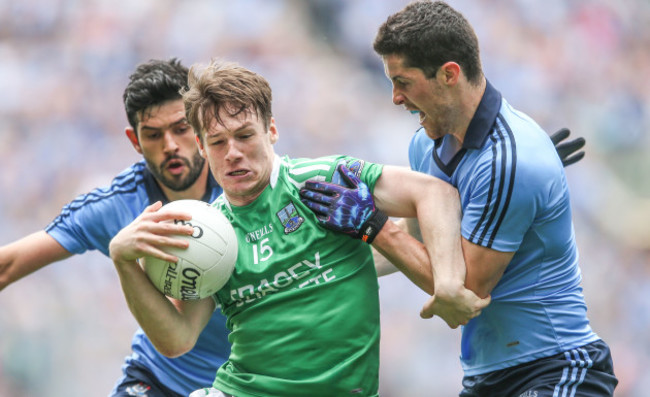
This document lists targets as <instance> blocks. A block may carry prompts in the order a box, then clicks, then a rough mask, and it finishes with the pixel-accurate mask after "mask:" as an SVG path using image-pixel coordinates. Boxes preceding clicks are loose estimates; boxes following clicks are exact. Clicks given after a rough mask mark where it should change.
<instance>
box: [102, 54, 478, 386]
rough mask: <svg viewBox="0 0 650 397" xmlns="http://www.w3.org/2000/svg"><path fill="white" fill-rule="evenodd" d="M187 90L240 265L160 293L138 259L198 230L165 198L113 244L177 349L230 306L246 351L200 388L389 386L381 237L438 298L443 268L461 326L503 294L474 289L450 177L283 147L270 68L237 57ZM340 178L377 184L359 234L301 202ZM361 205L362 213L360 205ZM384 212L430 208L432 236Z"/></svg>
mask: <svg viewBox="0 0 650 397" xmlns="http://www.w3.org/2000/svg"><path fill="white" fill-rule="evenodd" d="M183 100H184V102H185V108H186V114H187V117H188V120H189V122H190V124H191V125H192V126H193V127H194V128H195V131H196V133H197V142H198V144H199V148H200V150H201V153H202V155H203V156H204V157H205V158H207V160H208V163H209V165H210V169H211V171H212V173H213V175H214V176H215V179H216V180H217V182H218V183H219V184H220V185H221V186H222V187H223V189H224V195H222V196H220V197H219V198H218V199H217V200H216V201H215V203H214V205H215V206H217V207H218V208H219V209H220V210H221V211H222V213H223V214H224V215H225V216H226V217H227V218H228V219H229V220H230V222H231V223H232V225H233V227H234V229H235V231H236V234H237V238H238V243H239V247H238V259H237V263H236V266H235V270H234V272H233V274H232V276H231V277H230V279H229V280H228V282H227V283H226V285H225V286H224V287H223V288H222V289H221V290H220V291H218V292H217V293H216V294H215V295H214V296H213V297H211V298H206V299H203V300H197V301H175V300H172V299H168V298H166V297H165V296H163V295H162V294H161V293H160V292H158V290H157V289H156V288H155V287H154V285H153V284H152V283H151V282H149V281H148V278H147V276H146V274H145V273H144V272H143V270H142V269H141V268H140V266H139V265H138V263H137V258H140V257H143V256H147V255H151V256H155V257H158V258H160V259H163V260H166V261H176V260H177V258H176V257H175V256H173V255H169V254H166V253H165V252H164V249H165V248H167V247H186V243H185V242H183V241H180V240H179V239H175V238H174V235H175V234H191V233H192V229H191V227H190V226H185V225H182V224H181V223H179V224H173V223H164V222H162V221H165V220H171V219H180V220H189V215H188V214H184V213H182V212H174V211H159V209H160V208H161V205H160V204H154V205H152V206H150V207H149V208H147V209H146V210H145V211H144V212H143V213H142V214H141V215H140V216H139V217H138V218H137V219H136V220H135V221H134V222H133V223H132V224H131V225H129V226H127V227H126V228H124V229H123V230H122V231H121V232H120V233H119V234H118V235H117V236H116V237H115V238H114V239H113V240H112V242H111V245H110V252H111V257H112V258H113V261H114V263H115V267H116V269H117V271H118V274H119V277H120V282H121V284H122V288H123V290H124V294H125V297H126V299H127V302H128V304H129V307H130V309H131V311H132V312H133V314H134V316H135V318H136V319H137V320H138V322H139V323H140V325H141V326H142V328H143V329H144V330H145V332H146V333H147V335H148V336H149V337H150V339H151V341H152V342H153V343H154V345H155V346H156V348H157V349H158V350H160V351H161V352H162V353H163V354H165V355H167V356H171V357H173V356H177V355H180V354H183V353H184V352H186V351H188V350H189V349H191V348H192V346H193V345H194V343H195V342H196V339H197V337H198V335H199V334H200V332H201V330H202V329H203V327H204V326H205V324H206V323H207V321H208V319H209V317H210V315H211V313H212V312H213V311H214V310H215V308H216V306H217V305H220V306H221V308H222V310H223V312H224V314H226V316H227V318H228V323H227V325H228V327H229V329H230V330H231V333H230V336H229V341H230V342H231V344H232V352H231V355H230V357H229V360H228V361H227V362H226V363H225V364H224V365H222V366H221V367H220V368H219V370H218V372H217V375H216V378H215V381H214V384H213V385H212V386H213V388H212V389H209V391H207V392H206V391H199V394H202V395H206V393H212V394H211V395H214V396H229V395H232V396H237V397H242V396H338V395H350V394H352V395H363V396H375V395H377V393H378V388H379V380H378V369H379V333H380V323H379V295H378V283H377V274H376V271H375V268H374V266H373V259H372V252H371V249H370V246H369V244H368V243H373V246H375V247H377V248H378V249H379V250H380V251H381V252H382V253H383V254H384V255H386V256H387V257H388V258H389V259H390V260H391V261H392V262H393V263H394V264H396V265H397V266H398V267H399V268H400V270H402V271H404V272H405V273H406V274H407V275H409V277H411V279H412V280H413V281H414V282H415V283H417V284H418V285H420V286H421V287H422V288H423V289H425V290H426V291H428V292H429V293H431V294H432V293H433V284H432V282H431V280H432V276H435V277H436V278H438V280H439V281H440V280H443V282H440V283H439V284H437V285H443V286H446V287H447V291H446V292H447V293H448V295H449V296H450V297H451V298H450V299H449V300H448V302H455V303H454V304H455V305H456V306H455V307H451V306H449V307H446V306H445V302H444V300H441V302H440V307H439V310H440V311H441V312H444V311H445V310H449V312H450V313H454V315H455V316H456V318H455V319H454V321H456V322H457V323H458V324H463V323H466V322H467V321H468V320H469V319H471V318H473V317H475V316H477V315H478V314H480V312H481V310H482V308H484V307H485V306H486V305H487V304H488V303H489V298H486V299H479V298H478V297H477V296H476V295H475V294H473V293H472V292H471V291H468V290H466V289H465V288H464V286H463V281H464V271H465V264H464V261H463V255H462V251H461V247H460V235H459V234H460V232H459V230H460V225H459V219H460V210H459V208H460V206H459V200H458V194H457V192H456V191H455V190H454V189H453V188H451V187H450V185H448V184H447V183H445V182H442V181H440V180H439V179H436V178H433V177H431V176H428V175H425V174H422V173H416V172H413V171H410V170H408V169H407V168H402V167H394V166H382V165H379V164H373V163H369V162H364V161H362V160H359V159H354V158H351V157H346V156H331V157H324V158H318V159H291V158H288V157H279V156H278V155H276V153H275V151H274V146H273V145H274V144H275V143H276V141H277V140H278V138H279V133H278V127H277V126H276V124H275V120H274V118H273V117H272V112H271V88H270V87H269V85H268V82H267V81H266V80H265V79H264V78H263V77H261V76H259V75H257V74H256V73H253V72H251V71H249V70H247V69H245V68H243V67H240V66H238V65H236V64H232V63H224V62H219V61H213V62H212V63H211V64H210V65H207V66H201V67H197V66H195V67H193V68H192V69H191V72H190V79H189V90H187V91H186V92H185V93H184V95H183ZM339 170H340V171H341V173H342V174H339V173H338V172H339ZM337 178H343V179H345V180H346V181H348V182H351V183H358V184H361V185H362V186H364V188H366V189H367V194H364V195H362V197H361V198H360V200H362V201H364V202H365V203H364V204H367V203H368V202H371V203H374V204H373V205H370V206H369V205H363V207H364V208H370V210H367V211H366V212H365V213H364V215H363V216H364V222H363V225H362V227H352V228H350V229H346V230H343V231H344V232H346V233H347V234H348V235H345V234H342V233H337V232H334V231H330V230H327V229H325V228H323V227H322V226H321V225H320V224H319V221H318V218H317V215H316V214H315V213H313V212H312V211H311V210H310V209H309V208H308V207H307V206H306V205H305V204H304V203H303V202H302V201H301V195H300V191H301V188H302V187H303V186H304V185H305V183H306V181H307V180H312V181H314V180H315V181H319V180H320V181H324V182H331V181H333V180H336V179H337ZM395 186H399V189H396V188H395ZM432 198H434V199H433V200H432ZM360 204H361V203H360ZM349 209H350V210H354V203H351V205H350V206H349ZM378 210H381V211H378ZM382 212H383V213H385V214H387V215H389V216H396V217H417V219H418V221H419V222H420V224H421V225H422V226H423V227H422V230H424V231H425V233H424V234H423V241H424V245H423V244H422V243H420V242H418V241H417V240H415V239H414V238H412V237H410V236H409V235H408V234H407V233H406V232H404V231H402V230H401V229H400V228H399V227H397V226H396V225H394V224H393V223H391V222H390V221H389V220H387V217H386V215H383V213H382ZM349 236H352V237H355V238H350V237H349ZM430 261H436V262H440V263H446V264H448V266H446V267H443V268H446V269H448V271H446V272H444V271H443V272H439V274H438V273H436V274H434V275H432V274H431V266H430ZM444 292H445V291H441V290H437V291H436V294H437V295H438V294H444ZM456 298H459V299H456ZM459 305H460V306H462V307H461V309H460V310H458V309H459V308H458V306H459Z"/></svg>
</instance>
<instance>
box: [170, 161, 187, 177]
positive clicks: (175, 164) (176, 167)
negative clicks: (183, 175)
mask: <svg viewBox="0 0 650 397" xmlns="http://www.w3.org/2000/svg"><path fill="white" fill-rule="evenodd" d="M184 166H185V163H184V162H183V161H182V160H176V159H175V160H169V161H168V162H167V164H166V165H165V168H167V170H169V172H171V173H172V174H178V173H180V172H182V171H183V167H184Z"/></svg>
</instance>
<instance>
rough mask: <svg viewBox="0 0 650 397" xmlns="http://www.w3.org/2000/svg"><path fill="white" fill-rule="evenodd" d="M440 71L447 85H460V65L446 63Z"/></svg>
mask: <svg viewBox="0 0 650 397" xmlns="http://www.w3.org/2000/svg"><path fill="white" fill-rule="evenodd" d="M440 70H441V71H442V77H443V79H444V83H445V84H446V85H450V86H452V85H456V84H457V83H458V79H459V78H460V73H461V69H460V65H459V64H457V63H456V62H446V63H445V64H443V65H442V66H441V67H440Z"/></svg>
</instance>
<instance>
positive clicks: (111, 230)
mask: <svg viewBox="0 0 650 397" xmlns="http://www.w3.org/2000/svg"><path fill="white" fill-rule="evenodd" d="M221 192H222V189H221V187H220V186H219V185H218V184H217V183H216V182H215V180H214V178H212V176H211V175H210V177H209V178H208V185H207V189H206V194H205V196H204V197H203V198H202V200H203V201H207V202H212V201H213V200H214V199H216V198H217V197H218V196H219V195H220V194H221ZM159 200H160V201H162V202H163V203H167V202H168V201H169V200H167V198H166V197H165V195H164V194H163V192H162V190H161V189H160V187H159V186H158V184H157V182H156V180H155V179H154V177H153V176H152V175H151V173H150V172H149V170H148V169H147V167H146V165H145V162H144V161H141V162H138V163H135V164H134V165H132V166H131V167H129V168H127V169H126V170H124V171H123V172H122V173H120V174H119V175H118V176H116V177H115V179H113V181H112V183H111V185H110V186H108V187H106V188H98V189H95V190H93V191H91V192H90V193H88V194H83V195H80V196H79V197H77V198H76V199H75V200H73V201H72V202H70V203H69V204H67V205H66V206H64V207H63V210H62V211H61V214H59V216H58V217H57V218H56V219H54V221H52V223H50V225H48V227H47V228H46V232H47V233H49V234H50V235H51V236H52V237H54V239H55V240H56V241H58V242H59V243H60V244H61V245H62V246H63V247H64V248H65V249H66V250H68V251H70V252H71V253H73V254H82V253H84V252H85V251H86V250H93V249H97V250H99V251H101V252H102V253H103V254H104V255H106V256H108V255H109V253H108V245H109V243H110V241H111V239H112V238H113V236H115V235H116V234H117V233H118V232H119V231H120V230H121V229H122V228H124V227H125V226H127V225H128V224H130V223H131V222H132V221H133V220H134V219H135V218H136V217H137V216H138V215H140V213H142V211H144V209H145V208H146V207H147V206H148V205H150V204H152V203H155V202H156V201H159ZM225 323H226V318H225V316H223V314H221V312H220V311H218V310H217V311H216V312H215V314H214V315H213V316H212V318H211V319H210V322H209V323H208V325H207V326H206V328H205V329H204V330H203V332H202V333H201V335H200V337H199V339H198V341H197V343H196V345H195V347H194V349H192V350H191V351H190V352H188V353H186V354H184V355H182V356H180V357H177V358H167V357H165V356H163V355H161V354H160V353H158V351H156V349H155V348H154V347H153V345H152V344H151V341H149V338H147V336H146V335H145V334H144V332H143V331H142V329H139V330H138V331H137V332H136V333H135V335H134V336H133V341H132V344H131V347H132V350H133V354H131V355H130V356H129V357H127V358H126V364H125V365H130V364H133V363H135V364H137V365H140V366H144V367H145V368H147V369H148V370H149V371H150V372H151V373H152V374H153V375H154V376H156V378H157V379H158V380H159V381H160V383H162V384H164V385H165V386H166V387H168V388H169V389H171V390H173V391H175V392H177V393H179V394H181V395H188V394H189V393H190V392H191V391H193V390H196V389H199V388H201V387H205V386H208V385H211V384H212V382H213V381H214V377H215V374H216V372H217V368H219V366H220V365H221V364H223V363H224V362H225V361H226V359H227V358H228V355H229V354H230V344H229V343H228V331H227V329H226V324H225Z"/></svg>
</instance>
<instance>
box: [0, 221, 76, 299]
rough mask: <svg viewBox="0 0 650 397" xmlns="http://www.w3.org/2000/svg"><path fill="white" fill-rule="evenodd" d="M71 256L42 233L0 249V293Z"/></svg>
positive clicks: (52, 239) (47, 235) (31, 235)
mask: <svg viewBox="0 0 650 397" xmlns="http://www.w3.org/2000/svg"><path fill="white" fill-rule="evenodd" d="M71 255H72V254H71V253H70V252H68V251H67V250H66V249H65V248H63V247H62V246H61V245H60V244H59V243H58V242H57V241H56V240H54V238H52V237H51V236H50V235H49V234H47V233H46V232H44V231H40V232H36V233H33V234H30V235H28V236H26V237H23V238H21V239H20V240H17V241H14V242H13V243H10V244H7V245H5V246H3V247H1V248H0V291H1V290H2V289H4V288H5V287H7V286H8V285H10V284H12V283H14V282H16V281H18V280H20V279H21V278H23V277H25V276H27V275H29V274H31V273H33V272H35V271H37V270H39V269H41V268H43V267H45V266H47V265H49V264H50V263H52V262H56V261H60V260H63V259H65V258H68V257H70V256H71Z"/></svg>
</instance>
